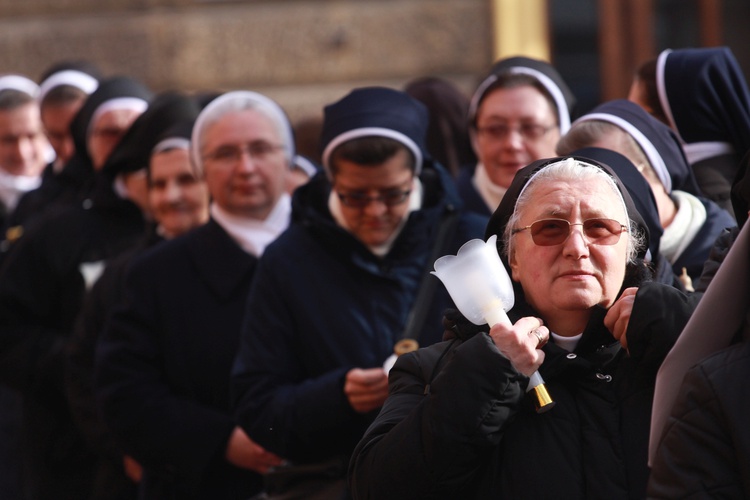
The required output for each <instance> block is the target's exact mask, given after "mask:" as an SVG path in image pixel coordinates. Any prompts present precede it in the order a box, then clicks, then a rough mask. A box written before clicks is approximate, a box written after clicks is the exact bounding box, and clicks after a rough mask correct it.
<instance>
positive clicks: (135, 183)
mask: <svg viewBox="0 0 750 500" xmlns="http://www.w3.org/2000/svg"><path fill="white" fill-rule="evenodd" d="M114 87H116V88H113V86H109V85H106V84H104V83H103V84H102V85H100V86H99V88H98V89H97V91H96V92H95V93H94V94H92V96H94V95H96V94H97V92H100V91H101V92H109V91H114V90H118V91H119V92H116V93H117V94H119V95H120V97H123V94H127V95H128V98H127V99H128V101H127V102H126V103H121V104H125V106H126V107H125V108H122V107H119V108H117V110H123V109H126V110H127V111H126V114H127V115H128V117H129V119H127V120H125V122H127V124H126V123H125V122H123V121H120V120H114V121H116V122H117V125H118V127H120V128H117V130H118V131H119V132H120V133H121V134H122V133H124V132H125V131H126V130H127V127H128V126H129V125H130V123H132V120H134V119H135V118H136V117H137V115H138V112H137V111H136V109H140V110H141V111H143V110H144V109H145V107H147V106H148V101H147V100H145V99H143V98H142V97H135V96H133V92H132V91H133V90H135V91H137V92H140V93H141V94H140V95H143V94H144V93H146V92H147V91H146V89H145V87H143V86H142V85H141V84H140V83H137V82H135V81H134V80H130V79H119V80H117V84H116V85H114ZM127 89H130V92H127ZM148 95H149V97H150V93H148ZM130 99H133V101H131V100H130ZM87 102H88V101H87ZM84 109H86V105H84V107H83V108H82V110H84ZM117 110H115V109H111V111H113V114H112V115H109V116H110V119H112V118H122V117H123V114H121V113H119V112H118V111H117ZM109 112H110V110H102V112H101V114H100V116H101V117H102V118H104V117H106V116H107V114H108V113H109ZM133 113H135V114H133ZM78 116H80V112H79V115H78ZM91 121H92V123H94V124H96V125H95V127H98V126H103V124H104V123H106V122H105V121H101V120H97V119H94V120H91ZM122 127H124V129H122ZM114 129H115V127H114V123H113V121H110V122H109V125H108V129H107V130H110V131H113V130H114ZM93 134H94V131H92V135H93ZM112 135H114V134H112ZM118 137H119V136H118ZM110 139H112V138H111V137H110ZM118 140H119V139H118ZM105 142H106V143H107V144H105ZM116 143H117V142H116V141H112V140H110V141H99V142H98V144H97V145H96V147H95V146H94V141H93V140H92V142H91V144H89V146H91V149H92V151H93V150H94V149H96V151H97V152H96V154H95V155H92V157H94V158H97V163H96V164H97V167H98V170H97V172H96V176H95V178H93V179H91V181H90V182H91V184H92V187H91V188H89V189H88V190H87V195H88V196H87V202H86V203H85V204H84V203H79V204H72V203H71V204H70V205H66V206H60V207H59V208H57V209H55V210H49V211H48V212H45V213H44V214H42V215H40V218H39V219H38V220H36V221H35V222H34V223H33V224H31V225H29V226H28V227H27V228H26V227H25V228H24V232H23V234H22V235H21V236H20V237H19V238H18V240H16V241H15V243H13V244H12V245H11V246H10V248H9V250H8V253H7V254H6V256H5V257H4V259H3V261H2V265H1V266H0V381H1V382H3V383H6V384H9V385H11V386H12V387H14V388H16V389H17V390H19V391H20V392H21V394H22V398H23V433H22V439H23V447H22V451H23V453H22V457H21V459H22V461H23V463H24V481H25V488H26V491H25V493H26V494H27V496H28V497H29V498H31V499H44V498H61V497H63V498H64V497H68V498H87V497H88V495H89V494H90V490H91V485H92V480H93V467H94V465H95V461H94V456H93V455H92V454H91V453H90V451H89V450H88V448H87V447H86V445H85V442H84V441H83V438H82V436H81V435H80V433H79V432H78V430H77V429H76V427H75V425H74V423H73V421H72V415H71V413H70V408H69V406H68V402H67V398H66V393H65V384H64V381H65V376H64V364H65V350H66V347H67V346H68V345H69V342H70V338H71V335H72V333H73V327H74V322H75V320H76V317H77V316H78V313H79V311H80V309H81V306H82V302H83V298H84V295H85V292H86V290H87V289H88V288H89V287H90V286H91V285H92V284H93V283H94V281H96V279H97V278H98V277H99V275H100V274H101V271H102V270H103V268H104V263H105V261H106V260H107V259H109V258H112V257H114V256H115V255H117V254H119V253H121V252H123V251H125V250H126V249H128V248H130V246H132V245H133V244H134V243H135V242H136V241H137V240H138V239H140V238H141V237H142V235H143V233H144V231H145V226H146V219H145V216H144V209H145V208H146V207H145V206H144V200H143V198H144V196H143V193H145V188H146V186H145V176H144V175H141V174H140V173H139V172H137V171H132V170H130V169H129V168H123V169H122V170H119V169H104V168H103V167H104V162H105V160H106V156H107V155H108V154H109V152H111V150H112V148H113V147H114V146H115V145H116ZM107 145H110V146H111V147H110V148H107V147H106V146H107ZM78 152H79V150H78V149H77V153H78ZM105 153H106V154H105ZM71 161H72V160H71ZM69 165H70V163H69ZM118 168H119V167H118Z"/></svg>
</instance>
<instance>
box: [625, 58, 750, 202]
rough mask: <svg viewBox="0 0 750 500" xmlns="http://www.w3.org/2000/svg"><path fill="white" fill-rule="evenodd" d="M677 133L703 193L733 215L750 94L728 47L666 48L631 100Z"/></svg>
mask: <svg viewBox="0 0 750 500" xmlns="http://www.w3.org/2000/svg"><path fill="white" fill-rule="evenodd" d="M628 98H629V99H630V100H631V101H633V102H635V103H637V104H639V105H641V106H642V107H643V108H644V109H645V110H646V111H647V112H649V113H651V114H652V115H653V116H654V117H656V118H657V119H659V120H661V121H662V122H663V123H665V124H666V125H668V126H669V127H671V128H672V129H673V130H675V131H676V132H677V134H678V136H679V138H680V141H681V143H682V144H683V149H684V150H685V155H686V156H687V160H688V163H689V164H690V166H691V167H692V169H693V171H694V172H695V177H696V180H697V182H698V186H699V187H700V189H701V191H702V192H703V194H704V195H705V196H706V197H707V198H708V199H710V200H712V201H714V202H716V203H717V204H718V205H719V206H720V207H721V208H723V209H724V210H726V211H727V212H729V213H730V214H732V215H736V214H734V213H733V208H732V203H731V200H730V190H731V186H732V181H733V180H734V177H735V175H736V173H737V167H738V165H739V162H740V160H741V159H742V157H743V156H744V155H745V153H747V151H748V150H750V89H748V85H747V82H746V80H745V75H744V73H743V72H742V68H740V66H739V64H738V63H737V60H736V59H735V57H734V54H733V53H732V50H731V49H730V48H729V47H710V48H684V49H675V50H671V49H666V50H664V51H662V52H661V54H659V56H658V58H657V59H655V60H651V61H647V62H646V63H644V64H643V65H641V67H640V68H639V70H638V72H637V74H636V76H635V78H634V80H633V84H632V85H631V88H630V94H629V97H628Z"/></svg>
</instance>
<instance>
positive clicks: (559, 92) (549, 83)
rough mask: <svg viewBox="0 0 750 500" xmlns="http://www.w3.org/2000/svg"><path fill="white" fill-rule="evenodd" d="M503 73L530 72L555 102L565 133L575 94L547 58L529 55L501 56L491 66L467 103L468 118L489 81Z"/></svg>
mask: <svg viewBox="0 0 750 500" xmlns="http://www.w3.org/2000/svg"><path fill="white" fill-rule="evenodd" d="M503 73H522V74H526V75H529V76H531V77H532V78H534V79H535V80H536V81H538V82H539V83H540V84H541V85H542V86H543V87H544V88H545V89H547V92H548V93H549V94H550V95H551V96H552V98H553V100H554V101H555V105H556V106H557V108H558V109H557V113H558V122H559V124H560V133H561V134H564V133H565V132H567V131H568V128H570V119H571V117H572V116H574V113H575V105H576V98H575V96H574V95H573V92H572V91H571V90H570V87H568V85H567V84H566V83H565V80H563V78H562V76H560V73H558V71H557V69H555V67H554V66H552V65H551V64H550V63H548V62H546V61H542V60H539V59H532V58H530V57H523V56H517V57H507V58H505V59H500V60H499V61H497V62H496V63H495V64H494V65H492V68H490V71H489V74H488V75H487V76H486V77H485V79H484V80H483V81H482V83H480V84H479V85H478V86H477V89H476V90H475V91H474V95H473V96H472V98H471V103H470V105H469V121H470V122H474V120H475V119H476V113H477V110H478V109H479V106H480V105H481V104H482V100H483V99H484V98H485V96H486V93H487V90H488V89H489V88H490V86H491V85H492V83H494V81H495V80H497V78H498V76H499V75H502V74H503Z"/></svg>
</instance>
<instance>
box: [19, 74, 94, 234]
mask: <svg viewBox="0 0 750 500" xmlns="http://www.w3.org/2000/svg"><path fill="white" fill-rule="evenodd" d="M99 78H100V75H99V72H98V70H97V69H96V68H95V67H93V66H92V65H90V64H88V63H85V62H62V63H58V64H55V65H53V66H52V67H50V68H49V69H48V70H47V71H45V72H44V74H43V75H42V78H41V83H40V89H39V94H38V95H37V102H39V109H40V112H41V119H42V124H43V125H44V132H45V134H46V136H47V140H49V143H50V145H51V146H52V148H53V149H54V151H55V159H54V161H52V162H51V163H49V164H48V165H47V167H46V168H45V169H44V172H43V174H42V184H41V186H39V187H38V188H37V189H34V190H33V191H31V192H29V193H26V194H25V195H24V196H23V197H22V198H21V200H20V201H19V202H18V207H17V208H16V211H15V212H14V213H13V217H12V218H11V222H10V225H11V226H22V225H23V223H24V222H25V221H26V220H27V218H29V217H34V216H35V215H37V214H39V213H41V212H42V211H43V210H44V209H45V208H46V207H45V205H47V204H48V203H51V202H52V200H54V199H55V198H56V197H57V196H58V195H59V193H60V191H64V190H65V184H64V183H63V182H60V178H59V177H58V174H60V173H61V172H62V170H63V168H64V167H65V165H66V164H67V163H68V162H69V161H70V159H71V158H72V157H73V154H74V153H75V146H74V145H73V136H72V133H71V129H70V125H71V123H72V121H73V118H74V117H75V116H76V114H77V113H78V111H79V110H80V109H81V107H82V106H83V104H84V102H86V99H87V98H88V96H89V95H90V94H91V93H92V92H94V91H95V90H96V89H97V87H98V86H99Z"/></svg>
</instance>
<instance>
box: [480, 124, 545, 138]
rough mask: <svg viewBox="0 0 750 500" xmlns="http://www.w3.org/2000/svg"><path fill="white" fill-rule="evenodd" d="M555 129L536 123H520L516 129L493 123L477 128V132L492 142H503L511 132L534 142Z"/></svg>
mask: <svg viewBox="0 0 750 500" xmlns="http://www.w3.org/2000/svg"><path fill="white" fill-rule="evenodd" d="M555 127H557V125H538V124H536V123H522V124H520V125H518V126H517V127H511V126H509V125H507V124H504V123H493V124H492V125H485V126H484V127H477V132H478V133H479V134H480V135H484V136H487V137H489V138H490V139H494V140H498V141H499V140H503V139H505V138H506V137H508V135H509V134H510V133H511V132H518V133H519V134H521V137H523V138H524V139H526V140H530V141H535V140H537V139H541V138H542V137H544V136H545V135H547V132H549V131H550V130H552V129H553V128H555Z"/></svg>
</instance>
